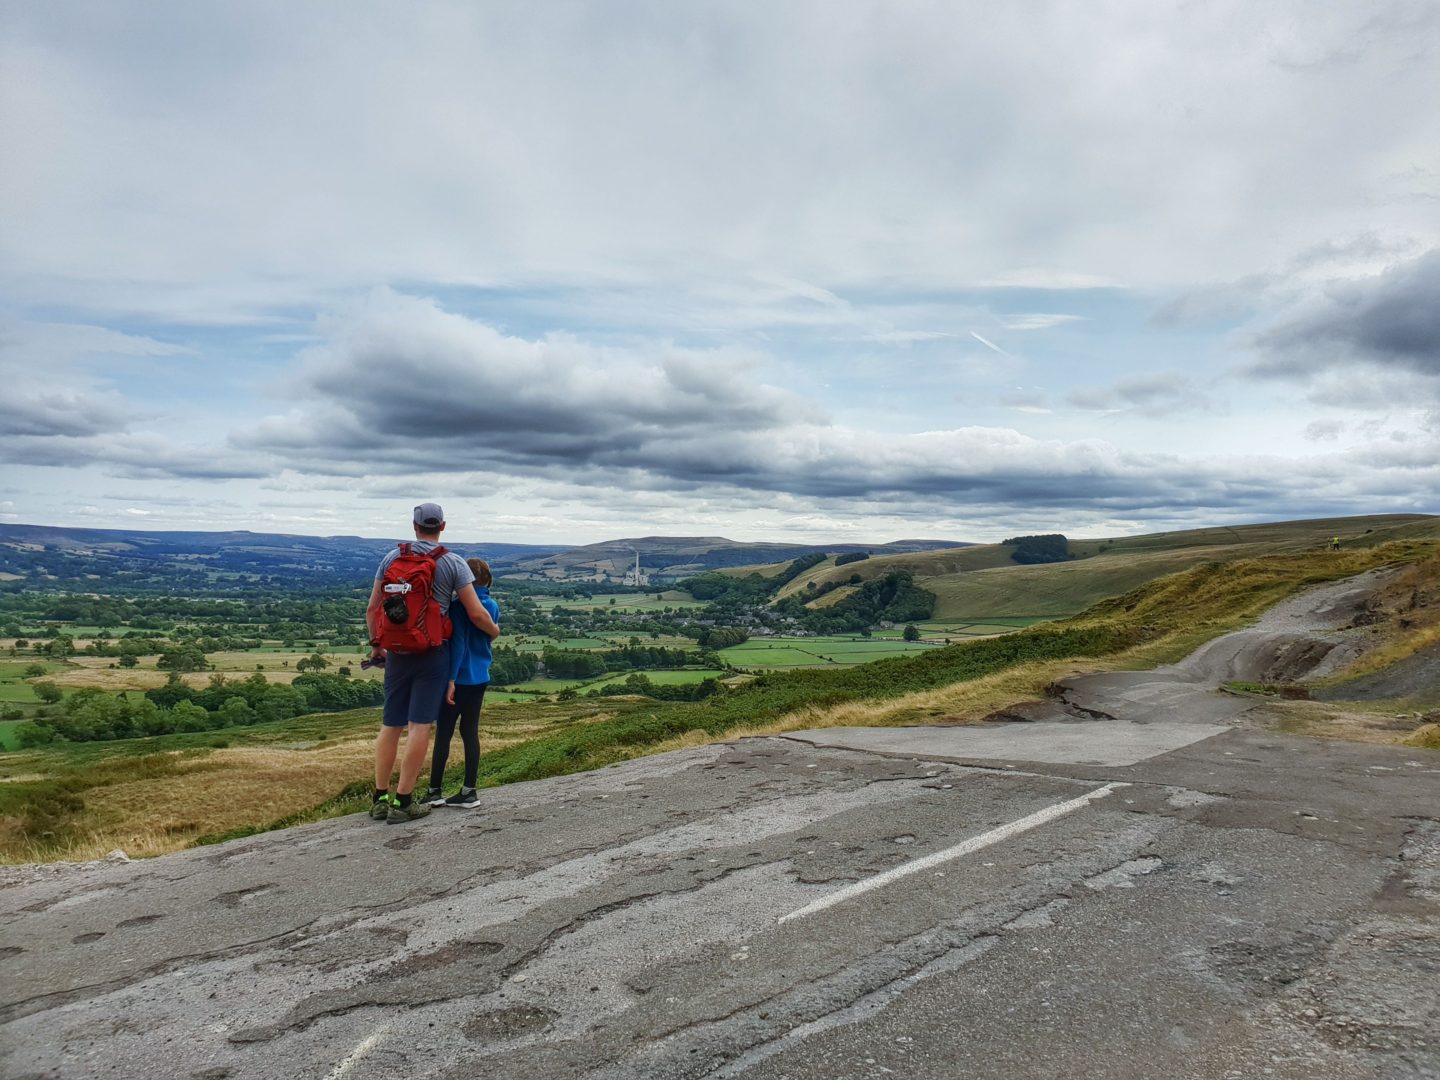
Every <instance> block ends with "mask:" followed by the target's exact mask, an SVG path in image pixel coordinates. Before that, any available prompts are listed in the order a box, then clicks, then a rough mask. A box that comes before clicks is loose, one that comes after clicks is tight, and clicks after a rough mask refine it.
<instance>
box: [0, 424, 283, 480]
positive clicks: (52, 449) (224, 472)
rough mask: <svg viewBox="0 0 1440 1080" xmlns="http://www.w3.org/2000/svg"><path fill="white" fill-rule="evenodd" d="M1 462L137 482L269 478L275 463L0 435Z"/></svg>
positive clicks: (75, 438) (114, 440) (146, 443)
mask: <svg viewBox="0 0 1440 1080" xmlns="http://www.w3.org/2000/svg"><path fill="white" fill-rule="evenodd" d="M0 461H3V462H7V463H9V464H13V465H41V466H47V467H50V468H61V469H77V468H84V467H86V466H99V467H101V468H102V469H104V470H105V471H106V472H107V473H109V474H111V475H114V476H122V477H129V478H133V479H137V480H163V479H166V478H178V479H190V480H235V479H254V478H257V477H262V476H268V475H270V474H271V473H272V472H274V471H275V464H274V462H273V461H271V460H268V459H265V458H263V457H262V456H261V455H258V454H242V453H236V452H234V451H233V450H228V449H222V450H219V451H217V450H216V449H215V448H213V447H207V446H189V445H184V444H180V443H175V442H172V441H171V440H169V439H166V438H165V437H163V436H160V435H153V434H137V433H130V432H118V433H111V434H104V435H56V434H47V435H24V434H18V435H0Z"/></svg>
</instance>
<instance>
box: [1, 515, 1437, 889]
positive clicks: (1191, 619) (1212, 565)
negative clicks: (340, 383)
mask: <svg viewBox="0 0 1440 1080" xmlns="http://www.w3.org/2000/svg"><path fill="white" fill-rule="evenodd" d="M1437 548H1440V544H1437V543H1436V542H1434V541H1429V542H1422V541H1417V540H1410V541H1404V542H1392V543H1388V544H1385V545H1383V546H1361V545H1356V546H1354V547H1353V548H1352V549H1351V550H1348V551H1342V552H1340V553H1339V554H1336V555H1333V556H1330V555H1327V556H1326V557H1325V558H1317V557H1315V554H1314V553H1313V552H1312V551H1300V552H1298V553H1290V554H1280V555H1268V556H1264V557H1261V558H1246V559H1239V560H1236V561H1232V562H1206V563H1203V564H1201V565H1198V566H1194V567H1191V568H1190V569H1188V570H1183V571H1181V572H1180V573H1177V574H1172V575H1170V576H1168V577H1164V578H1161V579H1159V580H1155V581H1151V582H1148V583H1146V584H1143V585H1141V586H1139V587H1137V588H1135V589H1132V590H1130V591H1129V592H1128V593H1126V594H1125V595H1123V596H1120V597H1117V598H1115V599H1111V600H1106V601H1103V602H1101V603H1099V604H1097V605H1095V606H1094V607H1092V608H1091V609H1089V610H1088V611H1086V612H1085V613H1084V614H1083V615H1081V616H1078V617H1075V618H1070V619H1066V620H1063V621H1059V622H1051V623H1046V624H1043V625H1041V626H1036V627H1031V628H1028V629H1023V630H1019V631H1017V632H1016V633H1013V634H1010V635H1008V636H1005V637H998V638H989V639H984V640H979V641H972V642H966V643H963V644H958V645H952V646H948V647H935V648H931V649H927V650H926V651H924V652H923V653H920V654H917V655H914V656H910V657H905V658H901V659H894V660H885V661H879V662H877V663H874V664H868V665H864V666H858V667H849V668H846V667H841V666H840V665H835V666H833V667H826V668H824V669H820V670H810V671H802V672H794V673H789V672H787V673H775V674H767V675H763V676H760V677H758V678H756V679H753V680H752V681H750V682H749V683H746V684H745V685H743V686H740V687H737V688H735V689H733V690H731V691H729V692H727V693H725V694H722V695H720V696H718V697H715V698H711V699H707V700H706V701H703V702H697V703H663V702H655V701H640V700H633V699H628V700H627V699H613V698H612V699H605V700H604V701H603V702H598V701H581V702H573V703H563V704H562V703H544V704H540V703H517V704H496V705H495V706H493V707H491V706H488V705H487V707H486V710H485V712H484V714H483V717H482V737H483V739H484V744H485V747H486V751H487V752H486V755H485V758H484V760H483V764H482V771H481V777H482V782H483V783H485V784H489V785H493V784H498V783H509V782H514V781H519V780H527V779H536V778H540V777H544V776H553V775H558V774H561V773H567V772H576V771H581V770H585V769H590V768H595V767H598V766H601V765H605V764H609V763H612V762H615V761H620V760H624V759H626V758H631V757H636V756H640V755H644V754H648V753H654V752H657V751H660V750H665V749H671V748H675V747H679V746H686V745H696V744H698V743H703V742H706V741H711V740H715V739H721V738H728V737H734V736H736V735H740V734H746V733H763V732H774V731H784V730H795V729H799V728H805V727H816V726H825V725H832V724H845V723H869V724H901V723H915V722H936V721H945V722H969V721H973V720H975V719H978V718H979V717H981V716H983V715H985V714H986V713H987V712H989V711H991V710H993V709H995V708H997V707H999V706H1000V705H1004V704H1007V703H1009V702H1012V701H1015V700H1019V699H1022V698H1027V697H1034V696H1037V695H1038V694H1040V693H1041V692H1043V688H1044V687H1045V686H1046V685H1047V684H1048V683H1049V682H1050V681H1052V680H1053V679H1055V678H1056V677H1058V676H1060V675H1062V674H1065V673H1067V672H1069V671H1073V670H1076V669H1077V668H1079V669H1086V670H1097V669H1104V668H1109V669H1114V668H1122V667H1124V668H1142V667H1148V666H1152V665H1154V664H1157V663H1163V662H1168V661H1171V660H1174V659H1177V658H1178V657H1180V656H1182V655H1184V654H1185V653H1186V652H1188V651H1189V650H1191V649H1193V648H1195V647H1196V646H1197V645H1199V644H1201V643H1203V642H1204V641H1207V640H1209V639H1210V638H1213V637H1215V636H1217V635H1218V634H1221V633H1224V632H1226V631H1228V630H1231V629H1233V628H1235V627H1237V626H1240V625H1243V624H1244V623H1246V622H1247V621H1248V620H1250V619H1253V618H1254V617H1255V616H1256V615H1258V614H1259V613H1260V612H1262V611H1263V610H1265V609H1266V608H1267V607H1269V606H1271V605H1272V604H1274V603H1276V602H1278V601H1279V600H1281V599H1284V598H1285V597H1286V596H1289V595H1291V594H1292V593H1294V592H1296V591H1297V590H1299V589H1302V588H1304V587H1306V586H1309V585H1313V584H1318V583H1320V582H1323V581H1330V580H1335V579H1338V578H1342V577H1348V576H1351V575H1354V574H1357V573H1360V572H1362V571H1364V570H1368V569H1371V568H1374V567H1378V566H1387V565H1394V564H1412V565H1415V566H1421V567H1424V566H1440V564H1437V563H1436V560H1435V552H1436V550H1437ZM1426 560H1429V563H1426ZM870 561H873V560H870ZM1087 561H1089V560H1087ZM858 565H862V566H863V565H865V564H864V563H861V564H858ZM1062 565H1070V564H1062ZM842 569H844V568H842ZM1151 569H1154V567H1153V566H1152V567H1151ZM1428 572H1431V573H1433V574H1434V575H1435V576H1440V569H1434V570H1432V571H1428ZM1402 599H1403V598H1402ZM1397 602H1398V601H1397ZM1398 625H1399V623H1398V622H1397V626H1398ZM1407 655H1408V654H1407ZM376 719H377V711H376V710H357V711H355V712H353V713H344V714H338V715H329V716H308V717H303V718H300V719H297V720H291V721H286V722H285V723H283V724H279V725H257V726H256V727H254V728H231V729H226V730H225V731H223V732H208V733H201V734H196V735H176V736H167V737H164V738H160V739H136V740H130V741H124V742H116V743H91V744H79V745H71V746H62V747H57V748H53V749H49V748H47V749H46V750H43V751H28V752H22V753H13V754H4V755H0V859H3V860H4V861H17V860H41V859H54V858H94V857H97V856H99V855H102V854H103V853H104V852H105V851H107V850H109V849H110V848H112V847H117V846H118V847H123V848H125V849H126V850H127V851H129V852H130V853H131V854H155V853H159V852H162V851H166V850H174V849H176V848H179V847H184V846H186V845H188V844H190V843H193V842H195V841H196V839H197V838H198V837H201V836H203V835H206V834H210V835H214V834H222V835H234V834H236V833H238V832H244V831H254V830H257V829H262V828H266V827H273V826H276V825H283V824H291V823H294V822H296V821H300V820H307V819H311V818H314V817H319V816H328V815H333V814H338V813H346V812H351V811H354V810H358V809H361V808H362V807H363V806H364V805H365V802H366V799H367V797H368V796H367V793H368V790H369V782H370V781H369V778H368V777H367V775H366V773H367V771H368V763H369V760H370V756H369V755H370V747H371V740H372V738H373V731H374V725H375V723H376ZM257 790H263V791H264V792H265V798H264V799H263V800H256V799H255V797H254V793H255V792H256V791H257Z"/></svg>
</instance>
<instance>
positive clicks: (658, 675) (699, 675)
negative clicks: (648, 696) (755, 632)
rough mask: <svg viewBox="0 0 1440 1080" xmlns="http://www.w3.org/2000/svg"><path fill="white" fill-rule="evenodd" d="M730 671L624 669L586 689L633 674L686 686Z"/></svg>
mask: <svg viewBox="0 0 1440 1080" xmlns="http://www.w3.org/2000/svg"><path fill="white" fill-rule="evenodd" d="M729 674H730V672H728V671H717V670H715V669H714V668H709V669H705V670H701V669H698V668H697V669H695V670H691V669H690V668H680V669H678V670H667V671H622V672H618V673H617V674H615V675H612V676H610V678H608V679H601V680H600V681H598V682H593V683H587V684H586V686H585V689H586V690H599V689H601V688H602V687H606V686H610V685H611V684H612V683H623V682H624V681H625V680H626V679H628V678H629V677H630V676H631V675H644V676H645V677H646V678H647V679H649V680H650V681H651V682H652V683H654V684H655V685H656V686H685V685H686V684H688V683H698V682H704V681H705V680H706V679H723V678H725V677H726V676H727V675H729Z"/></svg>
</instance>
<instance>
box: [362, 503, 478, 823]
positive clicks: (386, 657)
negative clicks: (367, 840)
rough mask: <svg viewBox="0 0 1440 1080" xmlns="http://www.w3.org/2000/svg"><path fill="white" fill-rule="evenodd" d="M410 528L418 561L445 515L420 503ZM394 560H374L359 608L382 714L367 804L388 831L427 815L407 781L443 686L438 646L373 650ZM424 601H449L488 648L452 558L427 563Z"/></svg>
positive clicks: (471, 582) (445, 670)
mask: <svg viewBox="0 0 1440 1080" xmlns="http://www.w3.org/2000/svg"><path fill="white" fill-rule="evenodd" d="M414 524H415V542H414V543H413V544H411V545H410V550H411V552H412V553H414V554H418V555H424V554H426V553H428V552H430V551H433V550H434V549H435V548H436V547H438V546H439V544H440V534H441V533H442V532H444V531H445V512H444V511H443V510H441V509H440V507H439V505H438V504H436V503H429V502H427V503H421V504H420V505H419V506H417V507H415V514H414ZM400 553H401V549H400V548H399V547H397V548H396V549H395V550H393V551H390V552H387V553H386V555H385V557H384V558H383V559H381V560H380V567H379V569H377V570H376V571H375V584H374V587H373V588H371V590H370V602H369V604H368V605H367V606H366V608H365V625H366V627H367V628H368V629H369V631H370V642H371V654H370V659H371V661H372V662H376V663H381V664H384V666H385V709H384V716H383V719H382V720H381V722H380V736H379V738H378V739H377V740H376V743H375V795H374V797H373V799H372V800H371V803H370V816H371V817H372V818H374V819H376V820H377V821H380V820H383V821H388V822H389V823H390V824H392V825H395V824H399V823H400V822H405V821H414V820H415V819H416V818H422V817H424V816H425V815H426V814H428V813H430V807H429V806H428V805H426V804H425V803H423V802H417V801H416V799H415V797H414V793H415V781H416V778H417V777H419V775H420V769H421V768H422V767H423V766H424V764H425V755H426V752H427V751H428V750H429V748H430V730H431V727H432V726H433V725H434V723H435V720H436V718H437V717H438V716H439V715H440V706H441V703H442V702H443V701H444V700H445V690H446V686H447V684H448V683H449V680H450V658H449V653H448V649H447V647H446V645H444V644H442V645H439V646H437V647H434V648H429V649H425V650H424V651H419V652H404V653H400V652H388V653H387V652H386V650H385V649H384V648H382V647H381V646H380V645H379V644H378V643H377V642H378V640H379V635H380V628H381V627H380V620H381V619H382V618H384V617H385V616H384V614H383V606H384V603H385V592H384V588H383V580H384V577H385V570H386V568H387V567H389V565H390V564H391V563H392V562H394V561H395V559H396V558H397V557H398V556H399V555H400ZM402 565H403V564H402ZM431 594H432V596H433V598H434V600H435V603H436V604H438V605H439V610H440V611H442V612H443V611H445V610H447V609H448V608H449V607H450V602H451V599H452V597H453V598H455V599H457V600H458V601H459V603H460V605H461V607H463V609H464V611H465V614H466V615H467V616H468V617H469V619H470V621H471V622H472V623H474V624H475V626H476V628H477V629H479V630H480V631H482V632H483V633H485V634H487V635H489V637H490V638H491V640H494V639H495V638H497V637H499V636H500V627H499V626H498V625H497V624H496V622H495V620H494V619H492V618H491V617H490V613H489V612H488V611H486V610H485V607H484V605H483V604H482V603H481V602H480V598H479V597H478V596H477V595H476V594H475V575H474V574H473V573H471V571H470V567H469V566H467V565H466V564H465V560H464V559H462V558H461V557H460V556H459V555H456V554H454V553H453V552H446V553H445V554H443V555H441V556H440V557H439V558H438V559H436V560H435V566H434V576H433V578H432V584H431ZM402 731H408V735H407V738H406V740H405V756H404V757H403V758H402V759H401V761H400V779H399V782H398V783H397V784H396V785H395V793H394V794H393V795H392V794H390V775H391V773H392V772H393V771H394V769H395V757H396V754H397V753H398V751H399V749H400V733H401V732H402Z"/></svg>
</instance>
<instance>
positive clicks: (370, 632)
mask: <svg viewBox="0 0 1440 1080" xmlns="http://www.w3.org/2000/svg"><path fill="white" fill-rule="evenodd" d="M383 595H384V593H383V592H381V582H380V581H379V580H378V579H377V580H376V582H375V584H374V586H373V587H372V588H371V589H370V602H369V603H367V604H366V605H365V630H366V637H365V640H366V641H374V640H375V635H376V634H378V633H379V631H378V630H377V629H376V627H378V626H379V625H380V598H381V597H382V596H383ZM384 651H385V650H384V649H382V648H380V646H379V645H372V646H371V647H370V655H371V656H379V655H380V654H381V653H383V652H384Z"/></svg>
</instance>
